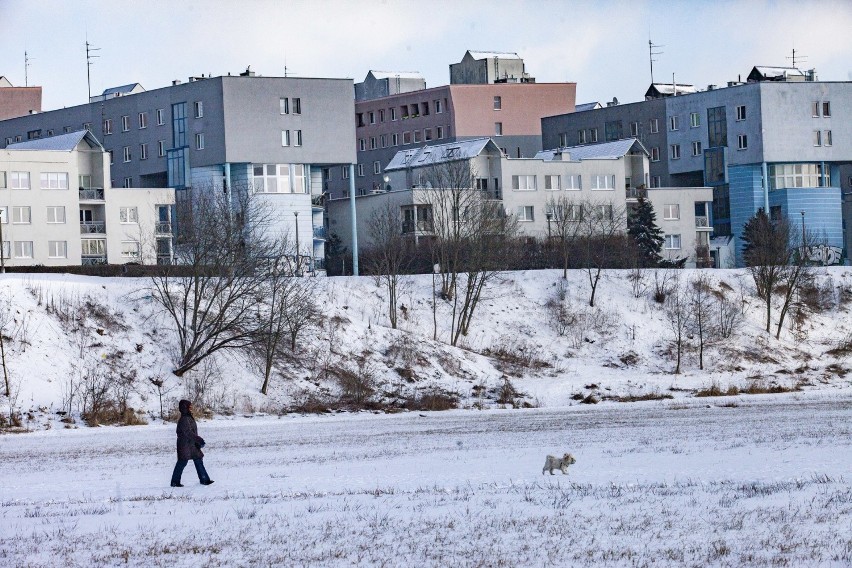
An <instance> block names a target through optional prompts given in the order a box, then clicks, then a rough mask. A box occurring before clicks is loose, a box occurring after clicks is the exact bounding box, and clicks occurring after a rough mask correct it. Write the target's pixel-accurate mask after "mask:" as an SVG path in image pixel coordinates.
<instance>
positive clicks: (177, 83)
mask: <svg viewBox="0 0 852 568" xmlns="http://www.w3.org/2000/svg"><path fill="white" fill-rule="evenodd" d="M177 85H180V79H175V80H174V81H172V87H175V86H177Z"/></svg>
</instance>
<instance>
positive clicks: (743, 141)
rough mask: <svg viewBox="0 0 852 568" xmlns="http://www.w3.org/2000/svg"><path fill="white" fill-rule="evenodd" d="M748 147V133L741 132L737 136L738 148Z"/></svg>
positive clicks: (744, 148)
mask: <svg viewBox="0 0 852 568" xmlns="http://www.w3.org/2000/svg"><path fill="white" fill-rule="evenodd" d="M746 149H748V135H747V134H740V135H738V136H737V150H746Z"/></svg>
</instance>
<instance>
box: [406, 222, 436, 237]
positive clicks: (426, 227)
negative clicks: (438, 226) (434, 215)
mask: <svg viewBox="0 0 852 568" xmlns="http://www.w3.org/2000/svg"><path fill="white" fill-rule="evenodd" d="M433 230H434V226H433V225H432V221H431V220H420V221H414V220H411V219H408V220H405V221H403V222H402V232H403V234H407V233H413V232H415V231H417V232H418V233H431V232H432V231H433Z"/></svg>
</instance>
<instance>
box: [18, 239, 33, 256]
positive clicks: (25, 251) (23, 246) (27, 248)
mask: <svg viewBox="0 0 852 568" xmlns="http://www.w3.org/2000/svg"><path fill="white" fill-rule="evenodd" d="M32 257H33V242H32V241H15V258H32Z"/></svg>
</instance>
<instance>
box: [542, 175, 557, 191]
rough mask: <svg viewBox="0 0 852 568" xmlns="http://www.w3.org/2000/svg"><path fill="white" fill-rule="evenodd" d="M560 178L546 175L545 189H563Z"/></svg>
mask: <svg viewBox="0 0 852 568" xmlns="http://www.w3.org/2000/svg"><path fill="white" fill-rule="evenodd" d="M559 181H560V180H559V176H554V175H546V176H544V189H550V190H553V191H555V190H558V189H561V187H560V183H559Z"/></svg>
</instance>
